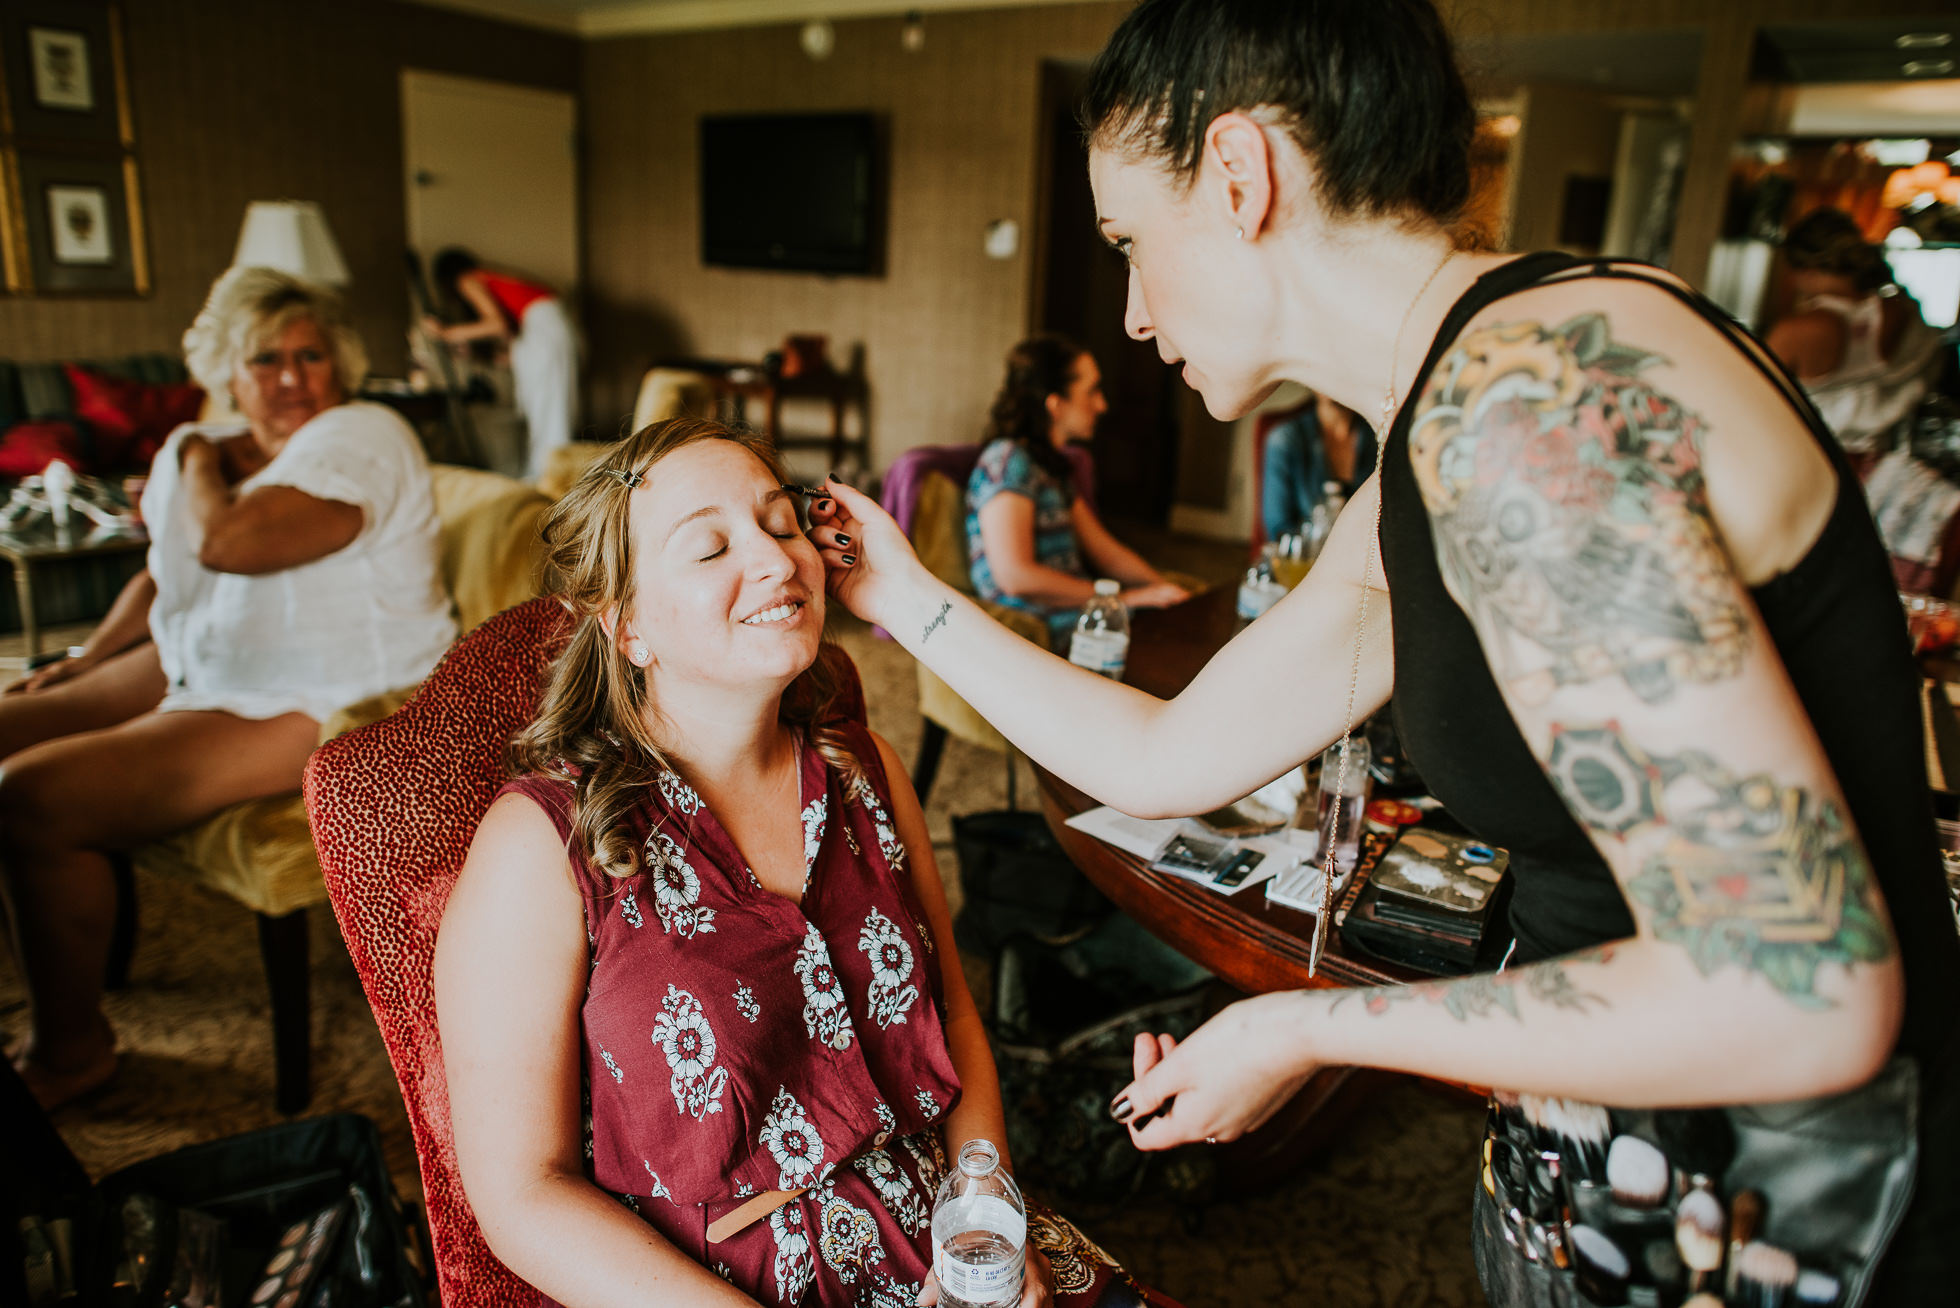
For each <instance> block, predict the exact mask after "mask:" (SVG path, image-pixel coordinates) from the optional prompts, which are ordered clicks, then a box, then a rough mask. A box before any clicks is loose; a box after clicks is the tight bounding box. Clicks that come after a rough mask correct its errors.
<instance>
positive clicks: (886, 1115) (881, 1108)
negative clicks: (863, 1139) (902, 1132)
mask: <svg viewBox="0 0 1960 1308" xmlns="http://www.w3.org/2000/svg"><path fill="white" fill-rule="evenodd" d="M896 1130H898V1114H897V1113H894V1112H893V1111H892V1106H891V1105H890V1104H888V1103H886V1102H885V1101H884V1100H882V1099H880V1100H879V1101H878V1138H877V1139H875V1140H873V1141H872V1142H871V1143H872V1145H873V1146H874V1147H882V1146H883V1145H884V1143H885V1141H887V1140H889V1139H891V1138H892V1132H894V1131H896Z"/></svg>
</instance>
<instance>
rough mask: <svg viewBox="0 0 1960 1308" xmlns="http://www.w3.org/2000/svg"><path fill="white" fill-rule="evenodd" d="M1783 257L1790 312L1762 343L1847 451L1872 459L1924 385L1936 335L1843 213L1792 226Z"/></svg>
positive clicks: (1819, 213) (1824, 212)
mask: <svg viewBox="0 0 1960 1308" xmlns="http://www.w3.org/2000/svg"><path fill="white" fill-rule="evenodd" d="M1783 258H1784V262H1785V263H1786V264H1787V265H1788V268H1789V276H1790V285H1791V289H1792V290H1793V291H1794V292H1795V293H1796V294H1795V307H1794V308H1793V309H1792V311H1791V312H1790V313H1789V314H1787V315H1785V316H1784V317H1783V318H1782V319H1781V320H1780V321H1779V322H1777V324H1776V325H1775V326H1774V327H1772V328H1771V329H1770V332H1769V335H1768V337H1767V338H1766V342H1767V344H1768V345H1769V347H1770V349H1771V350H1772V351H1774V352H1775V354H1776V357H1777V358H1779V359H1781V360H1782V361H1783V363H1784V366H1785V367H1787V368H1789V369H1790V371H1791V372H1793V373H1795V374H1796V375H1797V379H1798V380H1799V381H1801V382H1802V383H1803V387H1804V390H1805V391H1806V392H1808V393H1809V395H1810V399H1811V402H1812V403H1813V404H1815V405H1816V406H1817V411H1818V412H1819V413H1821V414H1822V415H1823V416H1824V422H1825V424H1826V425H1828V426H1829V427H1830V429H1831V431H1832V433H1833V434H1835V435H1836V436H1837V438H1838V442H1839V443H1840V444H1842V445H1843V446H1844V448H1845V449H1847V450H1849V451H1851V452H1852V453H1854V454H1863V453H1870V452H1880V451H1879V450H1878V447H1879V445H1880V444H1881V437H1883V436H1884V434H1885V433H1886V432H1888V431H1890V430H1891V429H1892V428H1893V427H1894V426H1896V425H1897V424H1898V423H1899V422H1900V421H1901V420H1902V419H1904V418H1905V417H1906V416H1907V415H1908V414H1910V413H1911V412H1912V410H1913V408H1914V406H1915V405H1917V404H1918V403H1919V401H1920V400H1921V399H1922V398H1924V396H1925V394H1926V391H1927V389H1928V388H1929V387H1930V386H1931V385H1932V381H1933V374H1934V371H1935V369H1936V367H1937V363H1938V359H1937V351H1938V349H1939V343H1940V334H1939V332H1937V331H1936V330H1934V329H1933V328H1932V327H1929V326H1928V325H1927V324H1926V321H1925V319H1923V318H1921V317H1920V316H1919V305H1918V304H1917V303H1916V302H1914V300H1913V298H1912V297H1911V296H1910V295H1907V294H1906V293H1905V292H1904V291H1902V290H1900V289H1899V287H1898V286H1897V285H1896V284H1895V283H1894V282H1893V280H1892V269H1891V267H1890V266H1889V265H1888V264H1887V263H1886V262H1885V255H1884V253H1883V252H1882V251H1881V250H1880V249H1879V247H1878V246H1876V245H1873V244H1872V243H1871V242H1870V241H1867V240H1866V239H1865V234H1864V233H1863V232H1862V231H1860V230H1859V228H1858V224H1857V223H1855V222H1853V221H1852V219H1851V216H1850V215H1849V214H1847V213H1845V212H1844V211H1843V210H1841V209H1818V210H1816V211H1815V212H1813V213H1811V214H1809V215H1807V216H1805V217H1804V218H1802V219H1800V220H1799V221H1798V222H1797V223H1796V224H1795V225H1794V226H1792V227H1791V228H1790V234H1789V235H1788V236H1787V237H1785V238H1784V241H1783Z"/></svg>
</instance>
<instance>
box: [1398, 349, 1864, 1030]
mask: <svg viewBox="0 0 1960 1308" xmlns="http://www.w3.org/2000/svg"><path fill="white" fill-rule="evenodd" d="M1658 362H1660V360H1659V358H1658V357H1657V356H1655V355H1652V354H1649V353H1647V352H1646V351H1643V350H1639V349H1636V348H1632V347H1630V346H1627V345H1625V344H1622V343H1619V342H1616V341H1614V340H1613V339H1612V337H1611V334H1610V333H1609V331H1608V327H1607V322H1606V319H1605V318H1604V317H1603V316H1602V315H1598V314H1588V315H1585V316H1582V317H1578V318H1574V319H1572V320H1570V321H1568V322H1565V323H1562V324H1560V325H1558V326H1556V327H1546V326H1544V325H1543V324H1540V323H1535V322H1525V323H1513V324H1508V325H1505V326H1499V327H1493V328H1489V329H1485V330H1481V331H1477V332H1473V333H1469V334H1466V335H1465V336H1464V337H1463V339H1462V342H1461V343H1460V345H1459V346H1458V348H1457V349H1456V350H1455V352H1454V353H1453V354H1452V355H1451V356H1450V357H1449V358H1448V359H1447V360H1446V361H1445V363H1444V364H1443V365H1442V366H1441V367H1439V368H1438V370H1437V372H1436V374H1435V375H1434V376H1433V377H1432V378H1431V380H1430V382H1429V383H1428V385H1427V386H1426V387H1425V390H1424V393H1423V397H1422V401H1421V405H1420V408H1419V410H1418V412H1417V416H1416V418H1415V421H1414V425H1413V426H1412V428H1411V432H1410V443H1409V454H1410V458H1411V461H1412V463H1413V466H1414V470H1415V475H1416V480H1417V482H1418V484H1419V485H1420V486H1421V488H1422V495H1423V500H1424V503H1425V505H1426V507H1427V508H1428V510H1429V515H1430V521H1431V524H1432V528H1433V531H1434V536H1435V547H1436V555H1437V560H1438V563H1439V565H1440V567H1441V570H1442V573H1443V578H1444V581H1445V582H1446V584H1447V585H1448V586H1449V589H1450V591H1451V593H1452V595H1454V596H1455V597H1456V599H1457V602H1458V603H1459V604H1460V605H1462V607H1463V609H1464V611H1465V613H1466V614H1468V616H1469V618H1470V621H1471V623H1472V625H1473V626H1475V628H1476V629H1477V633H1478V636H1479V639H1480V641H1481V643H1482V645H1483V649H1484V653H1485V656H1486V658H1487V659H1488V661H1489V663H1490V666H1491V669H1492V672H1493V674H1494V675H1495V677H1496V679H1497V681H1498V683H1499V685H1500V686H1501V687H1502V688H1503V690H1504V692H1505V695H1506V698H1507V700H1509V701H1510V702H1511V704H1512V708H1513V712H1514V713H1519V712H1521V713H1522V715H1523V717H1522V718H1521V721H1522V720H1524V719H1529V720H1531V721H1533V722H1535V723H1536V726H1537V728H1538V729H1539V730H1541V731H1542V730H1544V729H1546V728H1548V729H1549V743H1548V744H1544V745H1542V746H1539V747H1535V750H1536V752H1537V754H1538V757H1539V760H1540V762H1541V763H1542V765H1543V766H1544V767H1545V770H1546V773H1547V775H1548V776H1549V777H1550V779H1551V782H1552V784H1553V786H1554V787H1555V788H1556V789H1557V790H1558V792H1559V794H1560V795H1561V797H1562V798H1563V799H1564V801H1565V803H1566V806H1567V808H1568V809H1569V810H1570V811H1571V812H1572V814H1573V816H1574V817H1575V818H1576V819H1577V820H1578V821H1579V822H1580V823H1581V824H1582V825H1583V826H1584V827H1585V828H1586V829H1587V830H1588V832H1589V833H1590V834H1591V835H1592V837H1593V838H1594V839H1595V841H1596V842H1597V843H1599V844H1600V846H1601V847H1602V848H1606V849H1611V848H1614V847H1618V848H1620V849H1621V850H1622V851H1623V852H1624V854H1625V858H1624V859H1621V860H1617V861H1616V862H1617V866H1616V872H1617V875H1618V876H1619V879H1620V882H1621V885H1622V888H1623V890H1624V891H1625V893H1626V895H1627V898H1628V900H1629V903H1630V905H1631V906H1632V907H1634V908H1635V909H1636V911H1637V912H1638V914H1639V916H1640V917H1641V918H1642V919H1643V922H1644V924H1645V926H1646V928H1647V930H1648V931H1649V932H1650V933H1651V934H1652V935H1653V937H1654V938H1656V939H1658V940H1660V941H1662V942H1665V943H1668V944H1671V945H1677V946H1679V947H1681V948H1682V949H1683V950H1685V951H1686V952H1687V955H1688V957H1689V958H1690V959H1691V960H1692V962H1693V964H1694V966H1695V968H1696V969H1697V970H1698V971H1699V972H1700V973H1701V974H1702V975H1704V976H1707V975H1711V974H1713V973H1715V972H1717V971H1719V970H1722V969H1724V968H1730V967H1735V968H1741V969H1745V970H1747V971H1751V972H1754V973H1757V974H1759V975H1761V976H1762V977H1764V978H1765V979H1766V980H1767V981H1768V982H1769V983H1770V984H1771V985H1772V986H1773V987H1774V988H1775V989H1776V990H1777V991H1779V992H1780V993H1781V994H1783V995H1784V996H1785V997H1786V998H1788V999H1789V1000H1791V1001H1792V1002H1794V1003H1796V1004H1798V1005H1800V1006H1802V1007H1805V1008H1822V1007H1827V1006H1828V1005H1829V1001H1828V1000H1827V999H1826V998H1825V997H1824V996H1822V995H1820V993H1819V991H1818V988H1817V978H1818V971H1819V969H1820V968H1821V967H1823V966H1824V965H1825V964H1831V963H1835V964H1838V965H1841V966H1845V967H1849V966H1851V965H1852V964H1854V963H1871V962H1879V961H1882V960H1884V959H1885V958H1887V957H1888V956H1889V955H1890V954H1891V952H1892V950H1893V948H1894V945H1893V941H1892V938H1891V935H1890V932H1889V931H1888V929H1887V927H1886V925H1885V909H1884V903H1883V898H1882V896H1881V895H1880V892H1879V890H1878V887H1877V883H1876V880H1875V878H1874V877H1873V875H1872V871H1871V867H1870V864H1869V862H1868V860H1867V858H1866V856H1865V852H1864V848H1863V846H1862V845H1861V844H1860V842H1859V840H1858V838H1857V834H1856V832H1855V831H1854V830H1853V827H1852V823H1851V821H1850V819H1849V817H1848V816H1847V814H1846V812H1845V810H1844V808H1843V805H1842V801H1841V800H1840V799H1839V798H1838V797H1837V795H1836V792H1835V788H1834V787H1829V786H1828V784H1827V785H1826V786H1825V787H1823V788H1821V789H1820V788H1814V787H1812V788H1807V787H1806V786H1804V785H1796V784H1789V782H1788V781H1787V780H1785V779H1782V778H1779V777H1777V776H1774V775H1770V774H1768V773H1759V772H1749V771H1747V770H1746V769H1738V768H1736V767H1734V766H1732V765H1729V764H1726V763H1724V762H1723V761H1722V760H1721V759H1720V757H1719V753H1720V749H1721V746H1720V744H1719V742H1718V741H1716V740H1715V739H1712V738H1710V739H1709V740H1708V744H1709V748H1706V749H1702V748H1681V749H1676V750H1674V751H1672V752H1666V751H1662V750H1659V749H1656V748H1653V747H1651V745H1647V744H1643V743H1642V739H1643V732H1644V731H1646V730H1647V729H1648V728H1649V727H1651V726H1652V725H1654V724H1659V723H1667V724H1669V727H1670V729H1669V731H1668V733H1667V736H1666V738H1667V739H1669V740H1674V739H1678V734H1679V733H1678V731H1677V730H1675V729H1674V728H1675V727H1678V726H1679V725H1680V722H1679V717H1678V714H1679V713H1680V712H1684V711H1686V710H1680V709H1677V708H1676V706H1675V704H1674V703H1673V701H1675V699H1676V695H1677V692H1678V691H1679V690H1680V689H1681V688H1682V687H1684V686H1688V685H1712V684H1715V683H1719V682H1725V681H1729V680H1731V679H1733V680H1735V681H1736V682H1737V683H1738V685H1737V688H1736V689H1737V693H1738V694H1739V695H1746V693H1747V691H1746V689H1745V688H1744V686H1743V684H1742V678H1743V673H1744V670H1745V666H1746V665H1747V664H1748V663H1749V661H1750V659H1749V656H1750V653H1751V651H1750V642H1751V639H1752V631H1753V628H1752V625H1751V623H1752V621H1753V616H1752V614H1751V613H1750V612H1749V611H1748V610H1747V608H1746V605H1747V598H1746V592H1745V591H1744V590H1743V589H1742V587H1741V585H1740V583H1739V582H1738V581H1737V580H1736V578H1735V575H1734V569H1733V565H1732V563H1731V561H1730V559H1729V556H1728V553H1727V550H1726V548H1725V546H1724V545H1723V543H1722V540H1721V537H1720V533H1719V531H1718V530H1717V528H1716V526H1715V523H1714V520H1713V518H1712V516H1711V514H1710V512H1709V506H1708V498H1707V489H1706V486H1705V484H1704V481H1703V476H1702V466H1701V458H1700V446H1701V441H1702V438H1703V436H1704V435H1705V428H1704V425H1703V423H1702V422H1701V420H1700V419H1699V418H1698V417H1697V416H1696V415H1695V414H1694V413H1692V412H1690V411H1689V410H1688V409H1687V408H1685V407H1684V406H1682V405H1681V404H1680V403H1678V402H1677V401H1676V400H1674V399H1673V398H1672V397H1670V396H1668V395H1666V394H1663V393H1662V392H1660V391H1659V390H1657V389H1656V388H1654V387H1653V386H1651V385H1649V384H1647V383H1646V382H1644V381H1642V380H1641V375H1642V373H1643V372H1645V370H1647V369H1648V368H1650V367H1651V366H1653V365H1655V364H1656V363H1658ZM1581 690H1583V691H1584V693H1583V694H1579V693H1578V692H1579V691H1581ZM1555 699H1556V703H1553V701H1554V700H1555ZM1616 705H1617V706H1618V707H1615V706H1616ZM1616 713H1617V714H1619V715H1620V716H1621V720H1613V715H1614V714H1616ZM1602 719H1604V720H1602ZM1623 722H1624V723H1626V724H1627V725H1625V726H1623V725H1622V723H1623ZM1528 734H1532V733H1528ZM1648 738H1649V739H1651V737H1648ZM1540 739H1541V740H1543V739H1544V737H1543V736H1541V737H1540ZM1548 969H1549V970H1548ZM1523 975H1524V976H1526V977H1528V978H1531V979H1529V980H1527V981H1524V982H1522V984H1523V985H1525V986H1526V989H1527V993H1529V994H1531V995H1533V996H1535V997H1537V998H1539V999H1541V1000H1543V1001H1544V1002H1546V1003H1548V1004H1551V1005H1555V1006H1558V1007H1563V1008H1580V1009H1583V1008H1584V1007H1585V1006H1586V1005H1587V1004H1588V1003H1589V1002H1599V1001H1598V1000H1597V999H1596V998H1595V997H1593V996H1589V995H1585V994H1583V993H1581V992H1579V991H1578V990H1577V989H1576V988H1575V987H1574V986H1573V985H1572V984H1571V982H1570V980H1569V978H1567V977H1566V976H1565V974H1564V973H1563V971H1561V970H1560V969H1559V967H1558V966H1557V965H1556V964H1540V965H1537V966H1535V967H1532V968H1527V969H1523ZM1478 982H1479V984H1477V985H1470V984H1468V983H1465V982H1458V983H1455V984H1454V985H1453V986H1451V987H1449V990H1450V992H1451V993H1450V994H1449V995H1448V997H1446V998H1443V999H1441V1000H1439V1001H1438V1002H1442V1003H1443V1004H1444V1005H1445V1007H1447V1008H1449V1009H1450V1010H1451V1011H1452V1012H1453V1013H1455V1014H1456V1015H1457V1016H1459V1017H1469V1016H1474V1015H1477V1014H1479V1013H1488V1012H1490V1011H1492V1010H1493V1009H1495V1008H1500V1007H1501V1008H1503V1009H1505V1011H1507V1012H1510V1013H1512V1014H1513V1015H1514V1016H1515V1015H1516V1014H1517V1012H1518V1008H1517V985H1518V984H1520V983H1517V982H1512V983H1507V982H1506V981H1505V978H1504V977H1501V976H1500V977H1493V978H1479V979H1478ZM1423 989H1427V988H1418V996H1419V995H1420V992H1421V990H1423ZM1397 998H1399V996H1398V997H1397ZM1389 1002H1394V1000H1390V999H1386V998H1381V997H1377V998H1374V999H1370V1000H1369V1005H1370V1007H1371V1008H1374V1007H1376V1005H1377V1004H1381V1005H1384V1006H1385V1005H1386V1004H1387V1003H1389Z"/></svg>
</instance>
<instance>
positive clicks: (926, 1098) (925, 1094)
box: [912, 1086, 939, 1122]
mask: <svg viewBox="0 0 1960 1308" xmlns="http://www.w3.org/2000/svg"><path fill="white" fill-rule="evenodd" d="M912 1090H913V1098H914V1099H916V1100H917V1101H918V1104H919V1111H920V1112H922V1113H924V1114H925V1115H926V1120H927V1121H928V1122H930V1121H931V1120H932V1119H933V1118H935V1117H937V1116H939V1101H938V1100H937V1099H934V1098H933V1097H932V1091H930V1090H928V1089H926V1088H925V1087H924V1086H914V1087H912Z"/></svg>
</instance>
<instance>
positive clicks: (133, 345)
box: [0, 0, 579, 372]
mask: <svg viewBox="0 0 1960 1308" xmlns="http://www.w3.org/2000/svg"><path fill="white" fill-rule="evenodd" d="M122 9H123V32H124V37H125V40H126V47H127V50H128V52H129V55H128V57H129V68H130V95H131V100H132V108H133V112H134V116H135V120H136V147H137V158H138V160H139V162H140V165H141V168H142V187H143V195H144V219H145V225H146V226H147V228H148V231H149V247H150V266H151V269H152V273H153V276H152V280H153V285H154V288H155V289H154V292H153V293H152V294H151V295H150V296H148V297H146V298H141V299H132V298H127V297H125V298H121V299H115V298H89V299H83V298H68V299H62V298H53V297H50V298H24V299H14V298H9V297H6V296H0V357H13V358H20V359H59V358H92V357H99V356H107V355H120V354H128V353H131V352H134V351H137V350H174V349H176V348H177V343H178V338H179V337H181V336H182V335H183V331H184V328H185V327H187V326H189V325H190V321H191V318H192V317H193V316H194V315H195V314H196V312H197V308H198V305H199V304H201V303H202V302H203V299H204V293H205V291H206V290H207V289H208V288H209V286H210V284H211V279H212V278H213V277H215V276H217V275H218V273H219V272H221V271H223V270H224V268H225V265H226V264H228V263H229V262H230V261H231V251H232V245H233V243H234V242H235V241H236V240H237V239H238V224H239V221H240V220H241V219H242V218H243V217H244V215H245V205H246V203H247V202H248V201H251V200H270V199H283V198H293V199H306V200H317V201H319V202H320V204H321V205H322V206H323V207H324V208H325V209H326V213H327V219H328V221H329V222H330V223H331V224H332V226H333V231H334V236H335V237H336V238H337V239H338V241H339V243H340V247H341V250H342V252H343V254H344V255H345V256H346V259H347V265H348V268H349V270H350V272H351V273H352V276H353V283H352V285H351V286H350V287H349V288H348V297H349V299H350V301H351V306H352V309H353V312H354V317H355V320H356V322H357V323H358V324H359V325H360V328H361V330H362V332H363V334H364V335H365V336H366V337H367V343H368V349H369V351H370V352H371V353H372V354H373V356H374V363H375V366H376V368H377V369H379V370H382V371H389V372H399V370H400V369H401V367H402V364H403V355H404V352H405V350H404V343H403V335H404V332H405V331H406V329H407V325H408V306H407V299H406V292H405V290H404V283H403V278H402V272H401V268H402V263H401V255H402V249H403V244H404V242H405V241H406V239H407V238H406V236H405V220H404V209H403V204H404V202H403V194H402V129H401V70H402V69H403V68H427V69H433V70H436V71H439V72H447V73H457V74H462V75H466V76H474V77H488V78H497V79H501V80H505V81H512V82H522V83H526V84H529V85H533V86H542V87H548V88H551V89H554V90H576V88H577V86H578V65H579V43H578V42H577V41H576V40H574V39H572V38H570V37H561V36H554V35H552V34H550V33H546V32H539V31H535V30H531V29H528V28H519V27H513V26H509V25H506V24H503V23H495V22H486V21H482V20H479V19H475V18H470V17H467V16H464V15H460V14H457V13H454V12H452V11H448V10H442V9H433V8H428V7H425V6H422V5H416V4H398V3H392V2H391V0H332V2H331V3H325V4H321V3H312V4H298V3H292V4H289V3H285V2H284V0H281V2H280V3H277V4H270V5H269V4H266V3H264V0H256V2H255V0H126V2H125V3H124V4H123V6H122Z"/></svg>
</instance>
